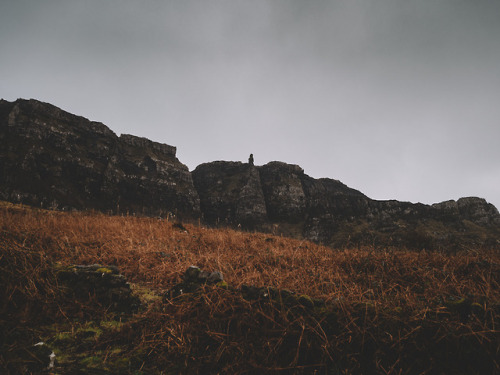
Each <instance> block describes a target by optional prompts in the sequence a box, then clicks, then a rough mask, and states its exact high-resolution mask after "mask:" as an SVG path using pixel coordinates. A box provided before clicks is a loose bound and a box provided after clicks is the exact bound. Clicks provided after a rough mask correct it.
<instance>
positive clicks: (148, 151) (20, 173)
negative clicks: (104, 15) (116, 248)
mask: <svg viewBox="0 0 500 375" xmlns="http://www.w3.org/2000/svg"><path fill="white" fill-rule="evenodd" d="M0 144H1V145H2V148H1V149H0V199H2V200H7V201H11V202H17V203H26V204H30V205H34V206H38V207H44V208H55V209H79V210H80V209H97V210H101V211H105V212H112V213H119V214H123V213H127V212H128V213H140V214H144V215H160V216H162V215H168V214H169V213H171V214H177V215H178V216H180V217H181V218H193V219H194V218H200V217H201V218H202V220H203V222H204V223H205V224H208V225H214V226H215V225H219V226H233V227H235V228H236V227H237V228H242V229H249V230H260V231H267V232H273V233H275V234H283V235H287V236H292V237H297V238H305V239H308V240H312V241H315V242H321V243H324V244H327V245H332V246H336V247H345V246H349V247H352V246H362V245H371V246H404V247H412V248H459V247H464V246H466V247H477V246H489V247H492V246H494V247H500V240H499V239H500V214H499V213H498V210H497V209H496V208H495V207H494V206H493V205H491V204H489V203H487V202H486V201H485V200H484V199H481V198H475V197H468V198H461V199H459V200H458V201H446V202H442V203H438V204H434V205H424V204H420V203H417V204H413V203H409V202H399V201H395V200H392V201H376V200H372V199H370V198H368V197H367V196H365V195H364V194H362V193H361V192H359V191H357V190H354V189H351V188H349V187H348V186H346V185H344V184H343V183H341V182H340V181H337V180H333V179H327V178H322V179H314V178H312V177H310V176H308V175H306V174H305V173H304V171H303V170H302V168H300V167H299V166H297V165H291V164H286V163H282V162H270V163H268V164H266V165H263V166H255V165H254V163H253V157H252V156H251V157H250V158H249V162H248V163H241V162H227V161H216V162H212V163H205V164H201V165H199V166H198V167H197V168H196V169H195V170H194V171H193V172H192V173H190V172H189V170H188V168H187V167H186V166H185V165H183V164H182V163H181V162H180V161H179V160H178V159H177V158H176V149H175V147H173V146H169V145H165V144H160V143H156V142H153V141H150V140H148V139H145V138H140V137H136V136H133V135H121V136H120V137H118V136H117V135H116V134H114V133H113V132H112V131H111V130H110V129H109V128H107V127H106V126H105V125H103V124H101V123H98V122H92V121H89V120H87V119H85V118H83V117H79V116H75V115H72V114H70V113H67V112H65V111H62V110H61V109H59V108H57V107H54V106H52V105H50V104H46V103H42V102H39V101H36V100H17V101H16V102H13V103H10V102H7V101H4V100H2V101H0Z"/></svg>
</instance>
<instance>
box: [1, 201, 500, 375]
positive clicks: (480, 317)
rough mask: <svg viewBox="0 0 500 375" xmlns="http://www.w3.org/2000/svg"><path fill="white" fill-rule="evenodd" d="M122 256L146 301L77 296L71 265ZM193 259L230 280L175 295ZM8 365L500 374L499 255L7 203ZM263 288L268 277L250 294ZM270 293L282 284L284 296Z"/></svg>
mask: <svg viewBox="0 0 500 375" xmlns="http://www.w3.org/2000/svg"><path fill="white" fill-rule="evenodd" d="M74 264H85V265H91V264H100V265H103V269H100V270H101V271H102V274H103V275H105V274H108V273H109V272H110V270H109V268H107V267H111V266H116V267H118V268H119V270H120V271H121V273H122V274H124V275H125V276H126V277H127V279H128V280H129V282H130V283H131V284H132V290H133V293H135V294H136V295H137V296H138V297H139V298H140V299H141V301H142V305H141V309H140V310H139V311H138V312H136V313H133V312H131V313H117V312H116V311H111V310H110V309H108V308H107V307H106V306H104V305H101V304H99V301H96V299H95V298H93V297H94V296H92V295H89V296H88V298H86V299H85V298H83V299H75V298H73V297H71V295H70V294H68V293H67V291H65V288H64V287H63V286H62V285H60V283H59V281H58V278H57V272H58V270H60V269H61V268H65V267H67V266H70V265H74ZM190 265H197V266H199V267H200V268H201V269H202V270H208V271H213V270H219V271H221V272H222V273H223V275H224V282H223V283H219V284H218V285H205V286H202V287H201V288H200V289H198V290H196V291H194V292H192V293H184V294H181V295H180V296H177V297H175V296H172V295H171V294H169V293H168V291H169V290H170V289H172V288H173V287H174V286H175V285H176V284H178V283H180V282H181V280H182V275H183V273H184V271H185V270H186V269H187V268H188V267H189V266H190ZM0 285H1V286H2V287H1V290H0V332H3V333H2V334H1V335H0V372H2V373H7V374H9V373H10V374H17V373H22V372H23V371H25V372H28V373H29V372H30V371H31V370H30V368H31V367H30V359H29V358H28V359H26V356H25V355H24V354H25V353H26V352H27V351H28V348H30V347H32V346H33V345H34V344H36V343H37V342H40V341H43V342H45V343H46V344H47V346H48V347H50V348H51V349H52V350H53V351H54V352H55V354H56V365H55V367H54V368H53V369H51V370H47V372H51V373H53V374H78V373H82V374H83V373H85V374H92V373H95V374H254V373H255V374H260V373H273V374H274V373H276V374H450V373H453V374H498V373H500V362H499V360H498V358H500V344H499V343H500V340H499V338H500V335H499V327H500V254H499V252H498V251H495V250H488V251H477V250H474V249H466V250H462V251H460V252H457V253H453V254H447V253H444V252H440V251H423V252H415V251H409V250H405V249H377V250H376V251H375V250H373V249H371V248H356V249H342V250H338V249H331V248H327V247H322V246H319V245H316V244H313V243H310V242H306V241H300V240H294V239H288V238H281V237H276V236H271V235H266V234H261V233H246V232H240V231H233V230H229V229H217V230H215V229H207V228H203V227H199V226H194V225H189V224H186V223H184V225H175V223H173V222H171V221H168V220H158V219H153V218H139V217H122V216H106V215H103V214H99V213H61V212H54V211H44V210H36V209H30V208H26V207H22V206H16V205H12V204H8V203H2V204H1V206H0ZM249 287H256V288H260V289H259V290H262V288H269V289H268V290H269V293H268V294H267V293H264V294H261V296H260V297H259V298H249V296H248V293H246V292H245V291H248V290H249ZM271 291H274V292H273V293H272V292H271Z"/></svg>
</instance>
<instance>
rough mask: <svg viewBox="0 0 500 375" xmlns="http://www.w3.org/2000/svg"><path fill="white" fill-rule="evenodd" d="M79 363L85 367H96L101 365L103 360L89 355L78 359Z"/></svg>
mask: <svg viewBox="0 0 500 375" xmlns="http://www.w3.org/2000/svg"><path fill="white" fill-rule="evenodd" d="M80 364H81V365H83V366H85V367H91V368H97V367H101V366H102V364H103V360H102V358H101V357H99V356H90V357H85V358H83V359H82V360H80Z"/></svg>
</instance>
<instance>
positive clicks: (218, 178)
mask: <svg viewBox="0 0 500 375" xmlns="http://www.w3.org/2000/svg"><path fill="white" fill-rule="evenodd" d="M192 175H193V181H194V186H195V187H196V190H197V191H198V194H199V196H200V205H201V211H202V213H203V219H204V220H205V221H206V222H207V223H208V224H212V225H213V224H222V225H228V224H229V225H238V224H240V225H243V226H245V227H249V228H252V227H254V226H255V225H257V224H262V223H264V222H266V221H267V210H266V203H265V200H264V194H263V192H262V187H261V182H260V176H259V173H258V171H257V169H256V167H254V166H253V165H250V164H243V163H240V162H222V161H220V162H213V163H207V164H201V165H199V166H198V167H197V168H196V169H195V170H194V171H193V173H192Z"/></svg>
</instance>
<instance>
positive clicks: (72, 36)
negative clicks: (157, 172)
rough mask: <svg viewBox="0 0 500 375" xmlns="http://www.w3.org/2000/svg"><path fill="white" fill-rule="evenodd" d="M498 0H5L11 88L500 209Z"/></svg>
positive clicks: (202, 154) (111, 123) (0, 48)
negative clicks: (482, 200)
mask: <svg viewBox="0 0 500 375" xmlns="http://www.w3.org/2000/svg"><path fill="white" fill-rule="evenodd" d="M499 20H500V0H474V1H471V0H405V1H401V0H331V1H326V0H246V1H241V0H199V1H194V0H177V1H173V0H170V1H168V0H161V1H160V0H140V1H139V0H135V1H133V0H105V1H104V0H79V1H68V0H43V1H42V0H2V1H1V2H0V97H2V98H4V99H6V100H9V101H14V100H16V99H17V98H25V99H29V98H34V99H37V100H41V101H44V102H49V103H51V104H54V105H56V106H58V107H60V108H62V109H64V110H66V111H68V112H71V113H74V114H77V115H81V116H84V117H86V118H89V119H90V120H93V121H99V122H102V123H104V124H105V125H107V126H108V127H109V128H111V130H113V131H114V132H115V133H117V134H118V135H119V134H123V133H125V134H134V135H137V136H141V137H146V138H149V139H151V140H154V141H157V142H161V143H167V144H170V145H173V146H176V147H177V156H178V158H179V160H180V161H181V162H182V163H184V164H186V165H187V166H188V167H189V169H190V170H193V169H194V168H195V167H196V166H197V165H199V164H201V163H205V162H211V161H215V160H231V161H244V162H246V161H247V160H248V156H249V154H250V153H253V154H254V158H255V164H257V165H263V164H266V163H268V162H270V161H274V160H279V161H284V162H287V163H291V164H298V165H300V166H301V167H302V168H303V169H304V171H305V173H306V174H308V175H310V176H312V177H315V178H320V177H328V178H333V179H337V180H340V181H342V182H343V183H345V184H346V185H348V186H350V187H352V188H354V189H357V190H359V191H361V192H363V193H364V194H366V195H367V196H369V197H370V198H373V199H381V200H382V199H383V200H385V199H397V200H401V201H410V202H421V203H426V204H432V203H436V202H440V201H444V200H449V199H458V198H460V197H463V196H479V197H482V198H485V199H486V200H487V201H488V202H490V203H493V204H494V205H495V206H496V207H497V208H500V189H499V187H500V21H499Z"/></svg>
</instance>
